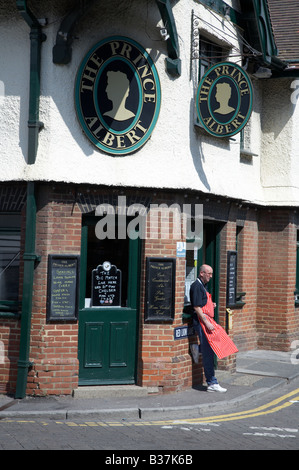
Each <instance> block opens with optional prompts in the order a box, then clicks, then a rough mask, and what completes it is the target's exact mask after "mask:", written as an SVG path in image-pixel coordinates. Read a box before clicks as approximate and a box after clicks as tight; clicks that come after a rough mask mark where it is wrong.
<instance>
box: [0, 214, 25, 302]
mask: <svg viewBox="0 0 299 470" xmlns="http://www.w3.org/2000/svg"><path fill="white" fill-rule="evenodd" d="M20 227H21V216H20V215H19V214H2V215H0V311H9V310H17V306H18V298H19V268H20V238H21V229H20Z"/></svg>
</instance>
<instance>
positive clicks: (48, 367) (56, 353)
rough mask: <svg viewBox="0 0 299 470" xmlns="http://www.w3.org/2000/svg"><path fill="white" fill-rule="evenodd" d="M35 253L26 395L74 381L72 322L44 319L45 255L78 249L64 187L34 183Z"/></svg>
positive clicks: (77, 221) (76, 222)
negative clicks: (36, 192) (36, 258)
mask: <svg viewBox="0 0 299 470" xmlns="http://www.w3.org/2000/svg"><path fill="white" fill-rule="evenodd" d="M37 201H38V202H37V204H38V207H37V221H36V252H37V253H38V254H39V255H40V256H41V262H40V263H39V265H38V266H37V267H36V269H35V277H34V288H33V305H32V322H31V332H32V333H31V346H30V360H32V362H33V363H34V365H33V368H32V370H31V371H30V372H29V377H28V385H27V386H28V390H27V393H28V394H30V395H51V394H53V395H55V394H66V395H68V394H71V393H72V390H73V389H74V388H76V387H77V385H78V359H77V348H78V324H77V322H63V323H61V324H60V323H57V322H55V323H47V322H46V301H47V269H48V255H49V254H60V253H63V254H80V243H81V211H80V210H79V208H78V206H77V205H76V204H74V194H73V193H72V192H70V191H69V189H68V187H67V186H58V187H57V188H55V187H53V186H50V185H49V186H47V185H45V186H40V188H39V193H38V196H37Z"/></svg>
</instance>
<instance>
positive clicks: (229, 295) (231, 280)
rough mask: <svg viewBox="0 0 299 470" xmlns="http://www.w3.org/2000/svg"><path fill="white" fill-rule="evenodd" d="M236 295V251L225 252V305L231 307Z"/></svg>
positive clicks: (234, 302)
mask: <svg viewBox="0 0 299 470" xmlns="http://www.w3.org/2000/svg"><path fill="white" fill-rule="evenodd" d="M236 297H237V252H236V251H228V252H227V280H226V306H227V307H233V306H234V305H235V304H236Z"/></svg>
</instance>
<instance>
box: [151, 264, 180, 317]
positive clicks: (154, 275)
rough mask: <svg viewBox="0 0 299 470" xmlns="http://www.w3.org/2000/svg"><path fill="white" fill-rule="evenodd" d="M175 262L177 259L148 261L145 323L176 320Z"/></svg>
mask: <svg viewBox="0 0 299 470" xmlns="http://www.w3.org/2000/svg"><path fill="white" fill-rule="evenodd" d="M175 262H176V260H175V258H147V259H146V304H145V321H170V320H171V321H172V320H173V319H174V305H175Z"/></svg>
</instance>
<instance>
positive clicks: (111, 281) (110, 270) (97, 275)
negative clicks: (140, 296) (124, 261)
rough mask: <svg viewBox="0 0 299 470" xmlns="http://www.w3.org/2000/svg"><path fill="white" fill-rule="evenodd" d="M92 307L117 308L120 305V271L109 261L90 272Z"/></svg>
mask: <svg viewBox="0 0 299 470" xmlns="http://www.w3.org/2000/svg"><path fill="white" fill-rule="evenodd" d="M91 305H92V307H95V306H100V307H119V306H120V305H121V270H120V269H117V267H116V266H115V265H114V264H113V265H111V264H110V262H109V261H105V262H104V263H103V264H100V265H99V266H97V268H96V269H93V270H92V288H91Z"/></svg>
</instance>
